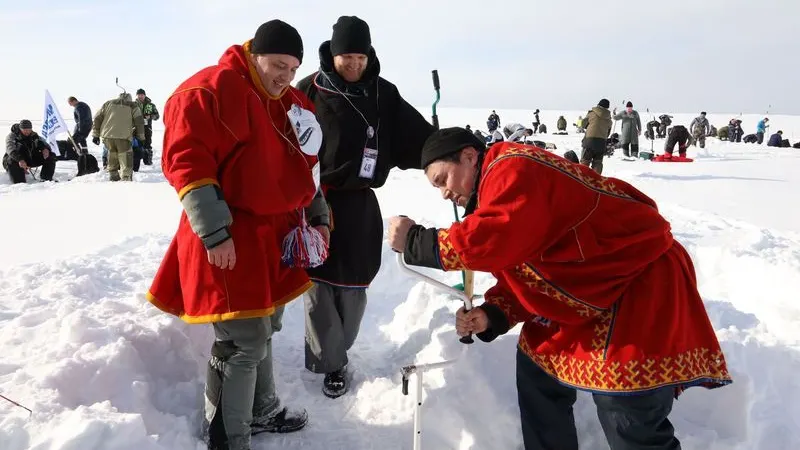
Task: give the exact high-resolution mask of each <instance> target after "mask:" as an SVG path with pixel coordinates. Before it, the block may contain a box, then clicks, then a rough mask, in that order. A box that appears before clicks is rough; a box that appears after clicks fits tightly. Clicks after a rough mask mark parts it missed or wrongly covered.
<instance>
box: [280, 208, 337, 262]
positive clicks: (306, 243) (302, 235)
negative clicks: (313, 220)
mask: <svg viewBox="0 0 800 450" xmlns="http://www.w3.org/2000/svg"><path fill="white" fill-rule="evenodd" d="M327 258H328V244H326V243H325V239H324V238H323V237H322V233H320V232H319V231H317V229H316V228H314V227H312V226H309V225H308V222H306V214H305V211H303V213H302V214H301V218H300V224H299V225H298V226H296V227H295V228H294V229H293V230H292V231H291V232H290V233H289V234H287V235H286V237H285V238H283V255H282V256H281V261H283V263H284V264H286V265H287V266H289V267H298V268H301V269H308V268H312V267H317V266H320V265H322V263H324V262H325V260H326V259H327Z"/></svg>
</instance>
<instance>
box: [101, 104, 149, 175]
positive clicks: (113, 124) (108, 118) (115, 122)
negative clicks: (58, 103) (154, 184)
mask: <svg viewBox="0 0 800 450" xmlns="http://www.w3.org/2000/svg"><path fill="white" fill-rule="evenodd" d="M134 131H135V132H136V136H135V137H136V138H137V139H139V141H142V140H144V118H143V117H142V110H141V109H139V107H138V106H137V105H136V103H135V102H134V101H133V100H132V99H131V94H129V93H127V92H123V93H121V94H119V97H117V98H115V99H113V100H109V101H107V102H105V103H103V106H102V107H101V108H100V111H97V114H95V116H94V122H93V124H92V142H93V143H94V145H100V139H101V138H102V139H103V146H104V147H106V148H107V149H108V178H109V180H111V181H120V180H122V181H133V148H132V145H133V138H134ZM104 160H105V158H104ZM120 172H122V175H121V176H120Z"/></svg>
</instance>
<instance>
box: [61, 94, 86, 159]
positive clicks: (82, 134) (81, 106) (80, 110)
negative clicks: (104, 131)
mask: <svg viewBox="0 0 800 450" xmlns="http://www.w3.org/2000/svg"><path fill="white" fill-rule="evenodd" d="M67 101H68V102H69V106H72V107H73V108H75V110H74V111H73V113H72V114H73V116H74V118H75V130H74V131H73V132H72V140H74V141H75V143H76V144H78V145H80V147H81V150H82V151H83V150H86V147H87V145H86V138H87V137H89V133H91V132H92V109H91V108H89V105H87V104H86V103H84V102H80V101H78V99H77V98H75V97H70V98H69V99H67Z"/></svg>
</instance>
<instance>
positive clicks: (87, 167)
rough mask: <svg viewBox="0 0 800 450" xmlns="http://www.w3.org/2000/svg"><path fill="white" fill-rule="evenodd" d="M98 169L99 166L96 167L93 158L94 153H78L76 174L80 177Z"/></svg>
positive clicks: (95, 160) (95, 161) (95, 159)
mask: <svg viewBox="0 0 800 450" xmlns="http://www.w3.org/2000/svg"><path fill="white" fill-rule="evenodd" d="M99 171H100V167H98V165H97V158H95V157H94V155H92V154H91V153H88V152H87V153H81V154H80V155H78V175H76V176H79V177H80V176H83V175H88V174H90V173H97V172H99Z"/></svg>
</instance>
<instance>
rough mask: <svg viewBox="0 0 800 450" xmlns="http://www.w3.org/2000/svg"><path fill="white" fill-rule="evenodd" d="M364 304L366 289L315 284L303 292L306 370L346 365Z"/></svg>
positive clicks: (331, 369)
mask: <svg viewBox="0 0 800 450" xmlns="http://www.w3.org/2000/svg"><path fill="white" fill-rule="evenodd" d="M366 307H367V290H366V289H363V288H342V287H337V286H332V285H330V284H326V283H314V286H313V287H312V288H311V289H309V291H308V292H306V295H305V310H306V345H305V347H306V369H308V370H310V371H312V372H314V373H330V372H334V371H337V370H340V369H342V368H344V366H345V365H347V351H348V350H350V347H352V346H353V343H354V342H355V341H356V337H358V331H359V329H360V327H361V319H362V317H364V310H365V309H366Z"/></svg>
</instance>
